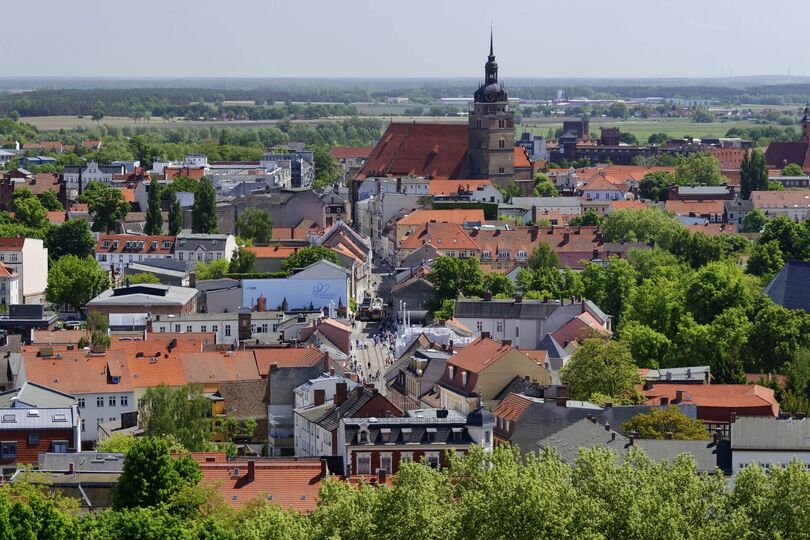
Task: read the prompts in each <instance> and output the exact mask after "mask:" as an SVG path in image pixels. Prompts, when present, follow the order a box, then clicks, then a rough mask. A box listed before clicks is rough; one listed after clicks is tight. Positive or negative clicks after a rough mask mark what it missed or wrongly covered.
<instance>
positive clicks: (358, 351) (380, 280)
mask: <svg viewBox="0 0 810 540" xmlns="http://www.w3.org/2000/svg"><path fill="white" fill-rule="evenodd" d="M391 279H392V278H391V276H390V274H389V273H388V270H386V269H385V268H383V267H380V266H375V267H374V268H373V270H372V275H371V281H370V283H369V289H370V293H371V295H372V296H380V297H381V298H382V299H383V302H384V303H385V304H386V306H387V302H388V291H390V290H391ZM382 326H383V325H382V324H381V323H379V322H361V321H356V322H355V326H354V331H353V332H352V353H353V357H354V359H356V360H357V364H358V374H359V375H360V376H361V380H362V377H365V378H366V381H367V382H369V383H373V384H374V386H375V387H376V388H377V390H379V391H380V393H382V394H385V382H384V381H385V377H384V374H385V370H386V368H387V367H388V365H387V360H388V359H389V358H390V356H391V355H390V353H389V351H388V347H387V346H386V345H385V344H382V343H379V344H377V345H375V344H374V336H375V335H379V333H380V330H381V328H382ZM358 342H359V344H360V345H361V346H360V347H359V348H358V347H357V344H358ZM378 373H379V378H378V377H377V374H378Z"/></svg>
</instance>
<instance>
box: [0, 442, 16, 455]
mask: <svg viewBox="0 0 810 540" xmlns="http://www.w3.org/2000/svg"><path fill="white" fill-rule="evenodd" d="M16 458H17V442H16V441H9V442H0V459H16Z"/></svg>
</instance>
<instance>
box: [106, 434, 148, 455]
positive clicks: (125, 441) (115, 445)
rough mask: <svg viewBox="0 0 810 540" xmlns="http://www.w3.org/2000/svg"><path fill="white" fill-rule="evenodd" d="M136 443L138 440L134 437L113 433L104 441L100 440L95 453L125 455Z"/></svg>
mask: <svg viewBox="0 0 810 540" xmlns="http://www.w3.org/2000/svg"><path fill="white" fill-rule="evenodd" d="M137 441H138V439H137V438H136V437H135V436H134V435H124V434H121V433H113V434H112V435H110V436H109V437H107V438H106V439H101V440H99V441H98V442H97V443H96V451H98V452H104V453H108V452H115V453H124V454H126V453H127V452H128V451H129V449H130V448H132V446H133V445H134V444H135V443H136V442H137Z"/></svg>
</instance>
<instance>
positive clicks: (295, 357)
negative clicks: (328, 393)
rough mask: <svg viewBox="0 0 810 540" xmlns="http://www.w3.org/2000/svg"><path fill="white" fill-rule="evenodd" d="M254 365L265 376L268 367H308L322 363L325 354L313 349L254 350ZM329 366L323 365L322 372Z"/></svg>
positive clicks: (268, 369)
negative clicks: (275, 365)
mask: <svg viewBox="0 0 810 540" xmlns="http://www.w3.org/2000/svg"><path fill="white" fill-rule="evenodd" d="M253 352H254V353H255V355H256V365H257V367H258V369H259V373H260V374H261V375H262V376H265V375H267V373H268V372H269V371H270V366H272V365H273V364H278V367H280V368H289V367H309V366H314V365H316V364H318V363H319V362H324V360H325V358H326V354H325V353H323V352H321V351H320V350H318V349H316V348H314V347H302V348H272V349H254V351H253ZM328 368H329V366H326V365H324V370H326V369H328Z"/></svg>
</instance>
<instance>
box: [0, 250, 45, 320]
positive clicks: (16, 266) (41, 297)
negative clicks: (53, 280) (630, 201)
mask: <svg viewBox="0 0 810 540" xmlns="http://www.w3.org/2000/svg"><path fill="white" fill-rule="evenodd" d="M0 263H3V264H4V265H5V266H6V268H7V269H8V271H9V272H10V273H11V274H17V275H18V276H19V281H20V283H19V289H20V291H21V294H20V296H21V298H20V301H21V303H24V304H42V303H44V302H45V288H46V287H47V286H48V248H46V247H45V244H44V242H43V241H42V240H41V239H39V238H0Z"/></svg>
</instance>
